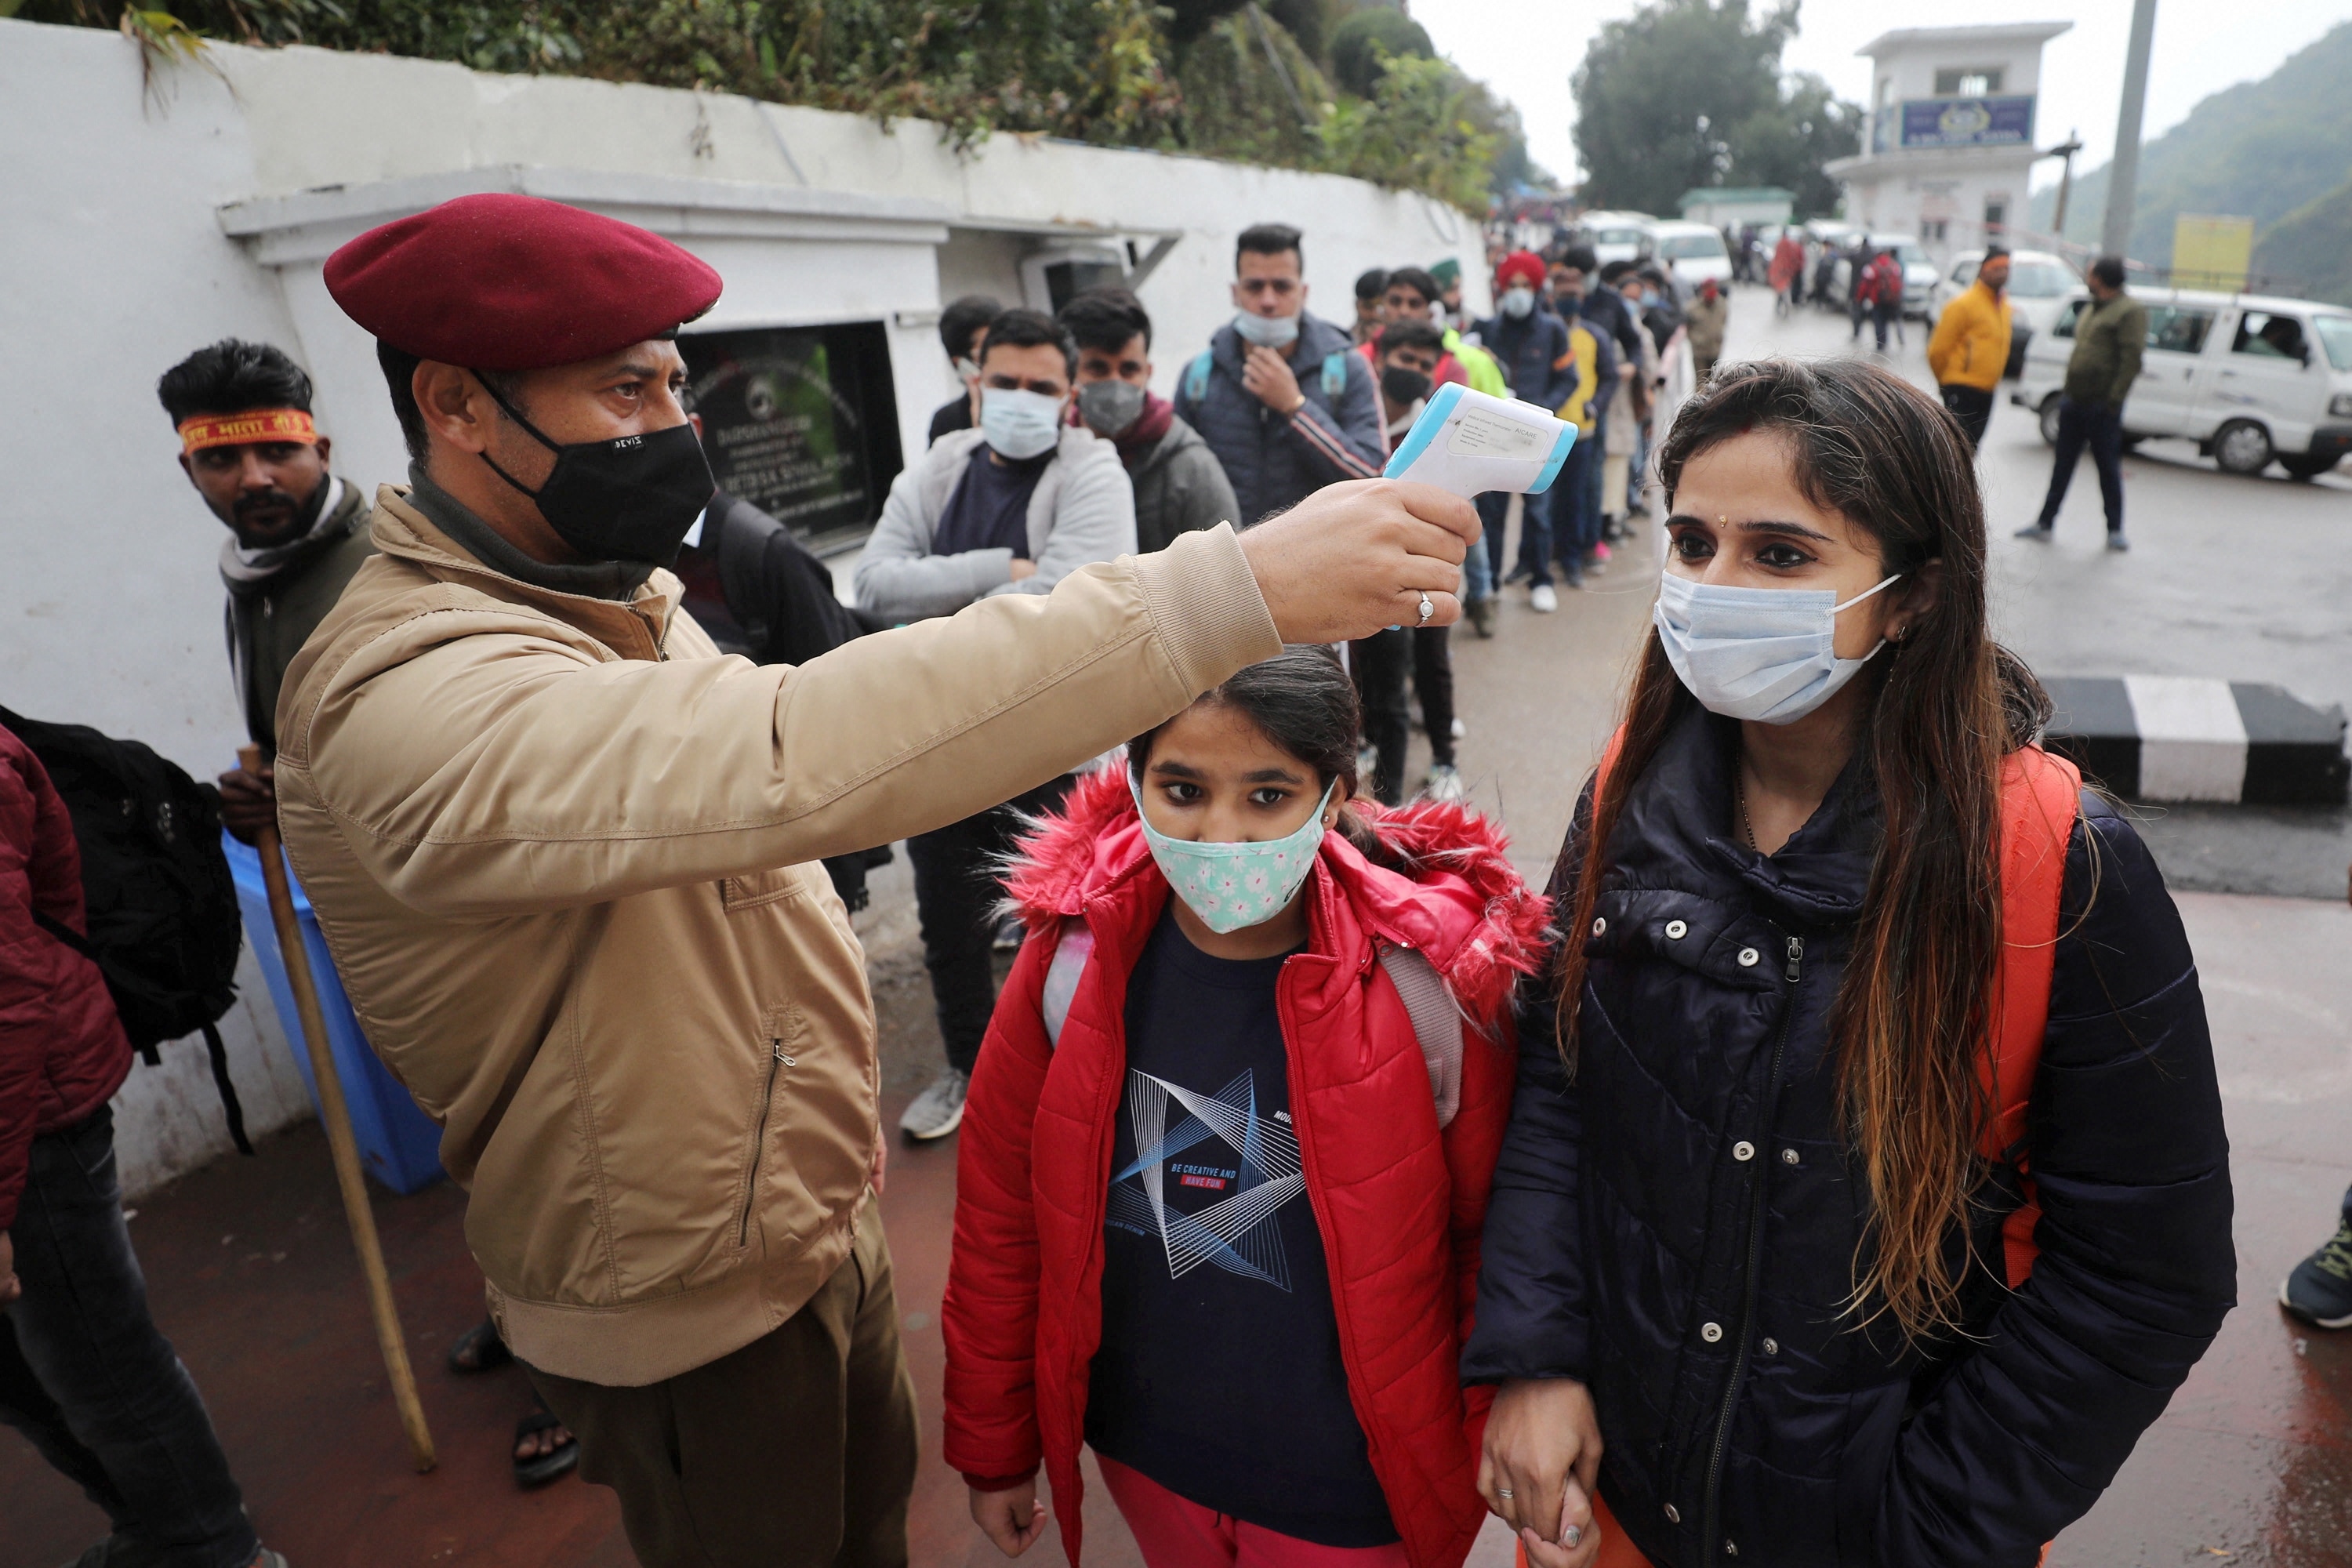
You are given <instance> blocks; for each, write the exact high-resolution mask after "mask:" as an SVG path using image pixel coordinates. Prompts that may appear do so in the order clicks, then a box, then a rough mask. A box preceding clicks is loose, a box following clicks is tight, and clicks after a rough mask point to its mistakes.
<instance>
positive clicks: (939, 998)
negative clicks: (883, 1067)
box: [907, 776, 1072, 1073]
mask: <svg viewBox="0 0 2352 1568" xmlns="http://www.w3.org/2000/svg"><path fill="white" fill-rule="evenodd" d="M1071 782H1072V781H1071V780H1070V779H1069V778H1068V777H1067V776H1065V777H1062V778H1058V779H1055V781H1054V782H1053V783H1052V784H1046V785H1045V786H1044V787H1043V788H1040V789H1033V790H1031V791H1030V792H1029V793H1028V794H1027V795H1019V796H1016V797H1015V798H1013V799H1012V800H1010V801H1007V802H1006V803H1005V804H1004V805H1000V806H997V807H995V808H993V809H992V810H989V811H983V812H981V813H979V814H977V815H976V816H967V817H965V818H964V819H963V820H962V821H961V822H951V823H950V824H948V825H947V826H945V827H942V828H940V829H939V830H938V831H936V832H932V833H919V834H917V835H916V836H915V837H912V838H909V839H908V840H907V858H908V859H909V860H910V861H912V862H913V863H914V868H915V913H916V915H917V916H918V917H919V919H920V921H921V923H922V928H923V967H924V968H926V969H928V970H929V971H930V973H931V1003H932V1005H933V1006H934V1007H935V1008H937V1010H938V1012H939V1018H940V1043H941V1044H942V1045H944V1046H946V1047H947V1053H948V1065H949V1066H950V1067H952V1068H956V1069H957V1070H958V1071H960V1072H967V1073H968V1072H970V1071H971V1064H972V1063H974V1062H976V1061H978V1060H979V1059H980V1042H981V1041H982V1039H983V1038H985V1037H987V1034H988V1018H989V1015H990V1014H992V1013H993V1012H994V1011H995V1010H996V965H995V957H994V952H995V946H996V916H997V909H996V906H997V904H998V903H999V902H1000V901H1002V900H1003V897H1004V889H1003V884H1002V883H1000V882H999V881H998V879H997V875H996V868H997V864H998V862H999V861H1000V860H1002V859H1003V857H1004V856H1005V855H1007V854H1008V853H1010V852H1011V850H1012V848H1013V840H1014V839H1015V838H1016V837H1019V836H1020V833H1021V818H1022V816H1024V815H1025V816H1038V815H1040V814H1041V813H1044V812H1047V811H1051V810H1053V809H1054V808H1055V806H1057V805H1061V804H1062V797H1063V796H1065V795H1068V794H1069V793H1070V784H1071Z"/></svg>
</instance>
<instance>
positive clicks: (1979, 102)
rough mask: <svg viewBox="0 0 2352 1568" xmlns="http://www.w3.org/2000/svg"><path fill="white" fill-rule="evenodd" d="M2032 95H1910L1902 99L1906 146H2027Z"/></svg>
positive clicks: (2031, 132) (2031, 112)
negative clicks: (1920, 96) (2001, 96)
mask: <svg viewBox="0 0 2352 1568" xmlns="http://www.w3.org/2000/svg"><path fill="white" fill-rule="evenodd" d="M2032 144H2033V95H2032V93H2022V94H2019V95H2016V96H2014V97H2009V98H1912V99H1906V100H1904V103H1903V145H1905V146H1906V147H2030V146H2032Z"/></svg>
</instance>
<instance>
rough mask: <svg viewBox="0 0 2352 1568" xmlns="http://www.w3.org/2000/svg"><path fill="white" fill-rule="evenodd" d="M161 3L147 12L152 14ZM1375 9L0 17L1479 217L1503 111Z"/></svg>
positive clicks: (553, 7) (946, 0)
mask: <svg viewBox="0 0 2352 1568" xmlns="http://www.w3.org/2000/svg"><path fill="white" fill-rule="evenodd" d="M151 7H152V8H151ZM1370 12H1384V13H1386V15H1388V16H1394V14H1395V8H1394V7H1393V6H1388V7H1383V6H1381V5H1379V4H1378V3H1377V0H1264V3H1258V0H1179V3H1177V4H1173V5H1154V4H1152V3H1151V0H962V3H960V4H959V3H955V0H630V3H629V4H625V5H614V4H613V3H612V0H129V3H128V4H127V5H126V0H0V16H5V15H9V14H11V13H13V14H14V15H16V16H21V17H23V18H25V19H26V20H28V21H38V22H62V23H75V24H80V25H83V26H100V27H117V26H120V27H121V29H122V30H123V31H124V32H126V33H129V34H131V36H132V37H138V38H141V39H142V41H143V42H144V43H146V44H147V46H148V47H150V48H151V49H154V50H157V51H158V52H163V53H169V52H172V51H173V49H174V48H175V47H180V46H184V44H185V43H186V42H187V41H188V40H190V39H191V38H194V37H203V38H220V39H226V40H231V41H234V42H238V43H246V44H254V45H259V46H264V47H269V46H278V45H285V44H296V43H302V44H315V45H318V46H320V47H324V48H331V49H349V50H356V51H373V52H378V53H384V54H394V55H414V56H418V57H421V58H427V59H443V60H456V61H458V62H460V63H462V64H464V65H467V66H471V67H473V68H476V69H478V70H489V71H515V72H526V73H531V74H541V73H545V74H552V75H567V76H586V77H601V78H604V79H608V80H614V81H641V82H650V83H654V84H656V85H658V86H664V87H684V88H703V89H710V90H714V91H721V92H739V93H743V94H745V95H747V96H750V97H752V98H760V99H766V100H771V101H773V102H778V103H797V104H809V105H813V106H815V107H817V108H822V109H837V110H849V111H851V112H854V113H860V114H872V115H876V116H878V117H880V118H882V119H884V120H891V119H898V118H902V117H908V118H920V119H925V120H930V121H937V122H938V123H939V124H940V126H942V127H943V128H944V130H945V132H946V134H947V135H949V136H950V138H952V139H953V140H954V141H955V142H957V143H958V144H959V145H969V144H971V143H972V142H977V141H979V140H981V139H982V138H983V137H985V136H987V135H989V134H990V133H991V132H996V131H1014V132H1043V133H1045V134H1047V135H1053V136H1066V137H1070V138H1072V139H1074V140H1077V141H1084V142H1102V143H1107V144H1110V145H1116V146H1129V147H1146V148H1154V149H1160V150H1165V151H1171V152H1191V153H1206V154H1209V155H1211V156H1217V157H1230V158H1240V159H1246V160H1248V161H1250V162H1254V163H1273V164H1276V165H1282V166H1287V167H1292V168H1300V169H1314V170H1326V171H1329V172H1332V173H1337V174H1353V175H1357V176H1359V177H1360V178H1363V179H1368V180H1371V181H1374V182H1377V183H1379V184H1385V185H1389V186H1391V187H1395V188H1404V189H1412V190H1418V191H1422V192H1424V193H1425V194H1427V195H1432V196H1435V197H1437V198H1438V199H1440V200H1442V201H1446V202H1451V203H1453V204H1454V205H1458V206H1462V207H1465V208H1469V209H1472V210H1475V211H1484V209H1485V208H1486V202H1487V197H1488V195H1489V194H1490V192H1491V191H1494V190H1497V189H1507V188H1509V186H1510V185H1511V184H1512V183H1514V182H1515V181H1517V180H1519V179H1522V178H1524V177H1526V176H1527V175H1528V174H1530V173H1535V172H1534V171H1530V170H1529V169H1528V163H1527V153H1526V139H1525V137H1524V136H1523V135H1522V134H1521V133H1520V130H1519V123H1518V117H1517V112H1516V111H1515V110H1513V109H1512V108H1511V107H1510V105H1509V104H1507V103H1505V102H1502V101H1500V100H1496V98H1495V97H1494V96H1493V95H1492V94H1490V93H1489V92H1488V91H1487V90H1486V88H1485V87H1484V86H1483V85H1482V84H1481V83H1479V82H1477V81H1475V80H1473V79H1470V78H1468V77H1465V76H1464V75H1463V74H1462V73H1461V72H1460V71H1459V70H1457V69H1455V68H1454V66H1453V65H1451V64H1450V63H1449V62H1447V61H1445V60H1444V59H1442V58H1437V57H1436V56H1435V55H1434V54H1433V51H1432V50H1431V48H1430V47H1429V39H1428V37H1427V35H1426V34H1424V33H1423V32H1422V31H1421V30H1420V29H1419V28H1418V27H1416V26H1412V25H1411V24H1410V23H1409V22H1405V19H1404V18H1403V17H1402V16H1395V22H1404V26H1402V27H1399V26H1396V25H1395V23H1394V22H1390V21H1388V20H1386V19H1384V17H1380V16H1376V17H1374V18H1372V19H1371V20H1369V21H1365V20H1359V19H1358V18H1359V17H1360V16H1362V15H1363V14H1365V13H1370Z"/></svg>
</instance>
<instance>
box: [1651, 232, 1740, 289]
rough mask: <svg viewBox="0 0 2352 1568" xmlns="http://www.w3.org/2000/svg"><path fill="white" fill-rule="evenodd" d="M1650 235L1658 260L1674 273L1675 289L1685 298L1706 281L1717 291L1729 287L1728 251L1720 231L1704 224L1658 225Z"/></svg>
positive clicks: (1729, 261) (1729, 263) (1729, 262)
mask: <svg viewBox="0 0 2352 1568" xmlns="http://www.w3.org/2000/svg"><path fill="white" fill-rule="evenodd" d="M1652 233H1653V234H1654V236H1655V237H1656V243H1657V258H1658V259H1659V260H1660V261H1662V262H1664V263H1665V266H1666V270H1667V271H1669V272H1671V273H1672V274H1674V279H1675V289H1676V290H1677V291H1679V292H1680V293H1681V294H1682V296H1683V297H1684V298H1685V299H1688V298H1689V297H1690V295H1691V291H1692V290H1693V289H1696V288H1697V287H1698V286H1699V284H1700V282H1701V281H1702V280H1703V279H1708V278H1712V279H1715V282H1716V286H1717V288H1719V289H1728V288H1730V287H1731V252H1730V251H1729V250H1727V249H1726V248H1725V247H1724V244H1723V233H1722V231H1721V230H1719V229H1713V228H1709V227H1708V226H1706V225H1705V224H1703V223H1661V224H1658V225H1655V226H1654V227H1653V229H1652Z"/></svg>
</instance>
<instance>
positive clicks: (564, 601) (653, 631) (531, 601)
mask: <svg viewBox="0 0 2352 1568" xmlns="http://www.w3.org/2000/svg"><path fill="white" fill-rule="evenodd" d="M368 537H369V538H370V539H371V540H372V541H373V542H374V544H375V547H376V549H377V550H378V551H379V552H382V553H383V554H385V555H389V556H392V557H394V558H395V559H397V560H401V561H406V562H409V563H412V564H414V565H415V566H417V567H419V568H421V569H422V570H424V571H425V573H426V574H428V575H430V576H433V577H435V578H436V579H438V580H440V581H442V582H462V583H465V584H467V585H468V586H470V587H474V588H477V589H479V590H481V591H482V592H485V593H488V595H491V596H492V597H494V598H499V599H503V600H505V601H507V602H508V603H509V604H517V605H526V606H528V607H530V608H531V609H534V610H538V611H540V612H541V613H542V614H545V615H548V616H553V617H554V618H555V619H557V620H560V621H562V622H563V623H564V624H565V625H567V626H573V627H576V628H577V629H578V630H580V631H583V632H584V633H586V634H587V635H588V636H590V637H593V638H595V639H596V640H597V641H598V642H600V643H602V644H604V646H605V647H609V648H611V649H612V650H613V651H614V652H615V653H618V654H619V655H621V656H622V657H623V658H643V659H657V658H662V657H663V653H662V644H663V642H664V640H665V639H666V638H667V636H668V635H669V622H670V616H671V615H672V614H673V613H675V612H676V610H677V605H678V600H679V598H680V597H681V596H682V595H683V594H684V592H685V589H684V587H683V585H682V584H679V582H678V580H677V578H676V577H674V576H672V575H670V574H668V573H667V572H665V571H662V570H661V569H660V568H658V567H656V568H655V569H654V570H653V571H652V573H651V574H648V575H647V576H646V579H645V580H644V581H643V582H641V583H639V584H637V585H636V586H635V588H634V589H632V590H630V592H629V595H628V596H627V598H625V599H613V598H604V597H602V596H599V595H592V594H573V593H566V592H564V591H562V589H558V588H551V587H547V586H544V585H542V584H537V583H529V582H525V581H524V580H522V579H521V578H520V577H514V576H509V574H506V573H503V572H500V571H499V570H498V569H497V568H495V567H493V566H490V565H488V564H487V563H484V562H482V561H480V560H478V559H477V558H476V557H475V556H474V555H472V554H471V553H469V552H467V550H466V549H465V548H464V547H463V546H461V545H460V544H459V543H458V542H457V541H456V540H455V539H452V538H451V537H450V536H449V535H448V534H446V533H445V532H443V531H441V530H440V529H438V528H436V527H435V526H434V525H433V523H432V522H431V521H429V520H428V519H427V518H426V517H425V513H424V512H423V511H422V510H418V508H417V507H416V506H415V504H414V503H413V502H412V501H411V500H410V499H409V494H408V491H407V490H406V489H404V488H402V487H400V486H397V485H382V486H379V487H378V488H377V489H376V492H375V512H374V514H373V518H372V519H371V521H370V522H369V525H368Z"/></svg>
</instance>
